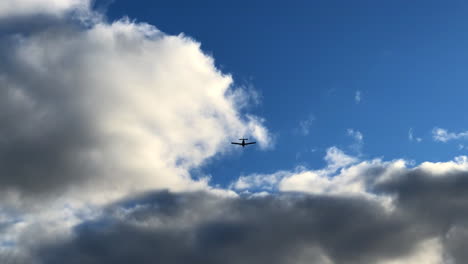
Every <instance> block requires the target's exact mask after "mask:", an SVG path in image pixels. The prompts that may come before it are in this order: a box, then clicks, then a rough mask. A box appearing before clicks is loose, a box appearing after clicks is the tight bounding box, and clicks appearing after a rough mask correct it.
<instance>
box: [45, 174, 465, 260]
mask: <svg viewBox="0 0 468 264" xmlns="http://www.w3.org/2000/svg"><path fill="white" fill-rule="evenodd" d="M466 177H467V176H466V175H463V174H454V175H444V176H443V177H438V178H437V179H434V178H433V176H430V175H427V174H424V173H423V172H422V171H416V172H414V173H409V174H407V175H402V176H401V177H398V180H396V181H394V180H392V181H389V182H386V183H383V184H381V185H380V186H379V188H380V189H379V190H380V191H382V190H385V192H386V193H391V194H393V195H396V197H397V200H396V201H395V206H396V207H395V208H394V209H393V210H392V211H389V210H387V209H385V208H384V207H383V206H382V205H381V204H380V203H379V202H377V201H375V200H372V199H366V198H362V197H340V196H310V195H303V194H277V195H273V196H267V197H257V198H251V197H250V198H248V197H242V198H219V197H216V196H212V195H208V194H204V193H182V194H175V193H169V192H157V193H151V194H146V195H144V196H141V197H138V198H134V199H131V200H127V201H122V202H119V203H117V204H114V205H112V206H110V207H108V208H107V209H106V211H105V213H104V214H103V215H104V217H102V218H100V219H97V220H94V221H90V222H85V223H82V224H80V225H79V226H77V227H76V228H75V230H74V232H75V233H74V234H75V236H74V237H73V238H72V239H70V240H68V241H66V242H61V243H59V244H55V245H54V244H49V245H48V246H46V247H42V248H40V249H39V250H37V251H36V253H37V258H38V259H41V260H42V261H43V262H44V263H64V262H67V263H129V262H133V263H155V262H156V263H168V264H171V263H208V264H209V263H228V264H229V263H273V264H275V263H278V264H279V263H314V261H316V262H317V263H326V259H328V260H330V261H331V262H330V263H336V264H341V263H378V262H379V261H383V260H391V259H398V258H403V257H405V256H410V255H411V254H413V253H414V252H415V251H416V250H417V249H418V245H420V244H421V243H422V242H424V241H426V240H428V239H433V238H439V239H440V241H441V243H442V245H443V247H444V249H445V252H444V254H446V258H449V257H450V258H452V260H454V263H464V261H465V260H466V258H465V255H466V254H465V251H464V250H463V248H464V246H466V244H467V242H466V241H467V240H466V238H467V234H468V231H467V229H466V228H465V225H462V223H464V222H465V221H466V220H468V219H467V213H466V210H463V209H464V208H466V206H468V195H466V194H462V193H461V190H463V189H464V188H465V189H466V188H467V187H468V181H467V180H465V178H466ZM311 261H312V262H311ZM405 263H406V262H405Z"/></svg>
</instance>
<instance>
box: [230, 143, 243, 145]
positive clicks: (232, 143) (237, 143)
mask: <svg viewBox="0 0 468 264" xmlns="http://www.w3.org/2000/svg"><path fill="white" fill-rule="evenodd" d="M231 144H236V145H242V144H241V143H237V142H231Z"/></svg>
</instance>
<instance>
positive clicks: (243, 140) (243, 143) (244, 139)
mask: <svg viewBox="0 0 468 264" xmlns="http://www.w3.org/2000/svg"><path fill="white" fill-rule="evenodd" d="M239 140H242V143H236V142H231V144H235V145H241V146H242V147H245V146H246V145H250V144H255V143H257V142H247V143H245V141H246V140H249V139H248V138H239Z"/></svg>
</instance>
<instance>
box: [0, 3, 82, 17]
mask: <svg viewBox="0 0 468 264" xmlns="http://www.w3.org/2000/svg"><path fill="white" fill-rule="evenodd" d="M90 3H91V2H90V0H2V1H0V18H4V17H12V16H26V15H37V14H46V15H54V16H60V15H63V14H64V13H65V12H67V11H70V10H73V9H75V10H89V6H90Z"/></svg>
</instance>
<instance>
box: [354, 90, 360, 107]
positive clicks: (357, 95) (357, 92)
mask: <svg viewBox="0 0 468 264" xmlns="http://www.w3.org/2000/svg"><path fill="white" fill-rule="evenodd" d="M354 101H355V102H356V104H359V103H360V102H361V91H359V90H357V91H356V93H355V94H354Z"/></svg>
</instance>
